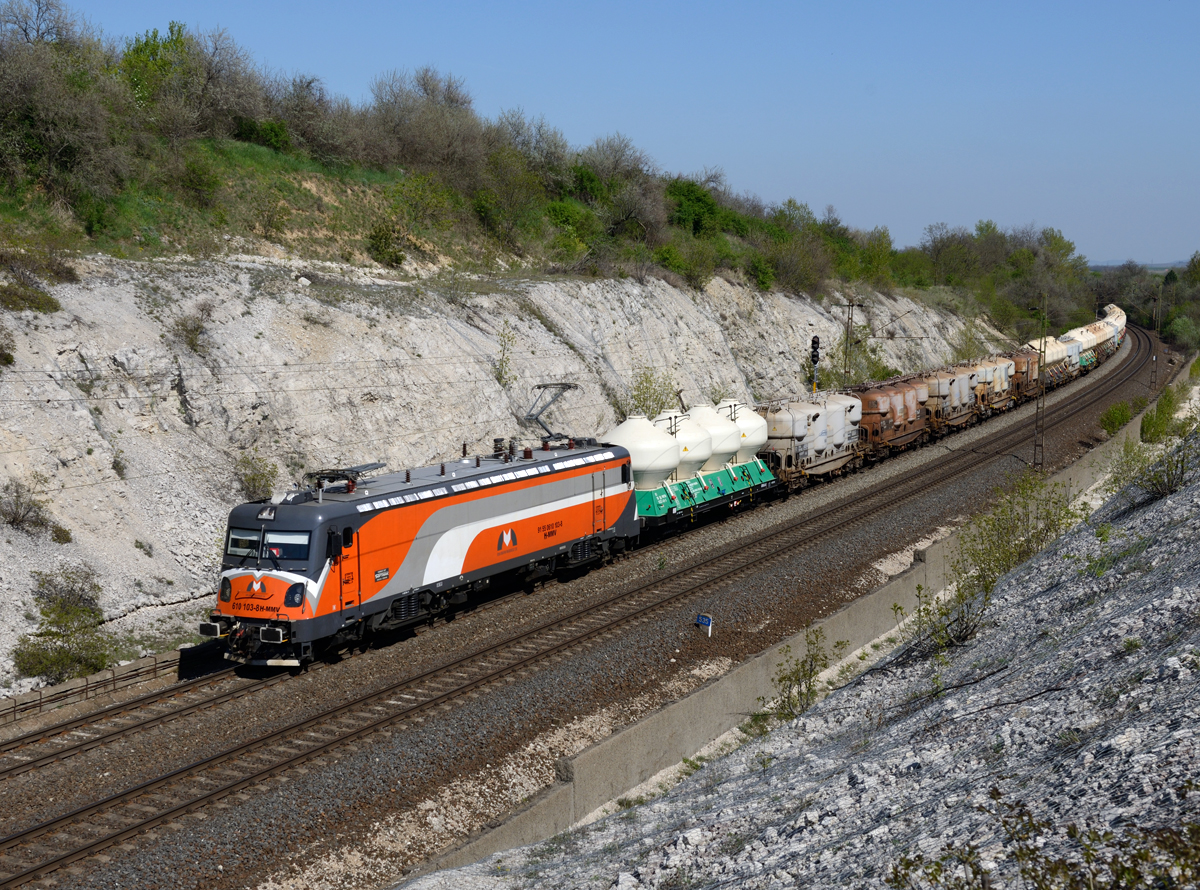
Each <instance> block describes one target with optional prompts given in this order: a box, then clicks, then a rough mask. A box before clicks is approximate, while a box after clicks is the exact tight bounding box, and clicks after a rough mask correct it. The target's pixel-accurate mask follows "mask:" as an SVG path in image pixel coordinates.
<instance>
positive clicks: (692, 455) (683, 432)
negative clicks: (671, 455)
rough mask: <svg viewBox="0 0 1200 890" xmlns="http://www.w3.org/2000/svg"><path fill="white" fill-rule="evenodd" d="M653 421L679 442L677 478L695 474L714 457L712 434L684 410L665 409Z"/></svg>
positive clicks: (764, 423)
mask: <svg viewBox="0 0 1200 890" xmlns="http://www.w3.org/2000/svg"><path fill="white" fill-rule="evenodd" d="M759 419H760V420H761V419H762V418H759ZM653 422H654V425H655V426H656V427H658V428H659V429H661V430H663V431H664V432H667V433H669V434H670V435H672V436H674V437H675V439H676V441H678V442H679V466H678V467H677V468H676V470H675V476H676V478H677V479H689V478H691V477H692V476H695V475H696V471H697V470H699V469H700V468H701V467H702V466H704V462H705V461H707V460H708V459H709V458H710V457H712V436H710V435H709V434H708V430H706V429H705V428H704V427H702V426H700V424H698V423H696V421H694V420H692V419H691V418H690V417H689V416H688V415H686V414H684V413H683V412H681V411H664V412H663V413H662V414H660V415H658V417H656V418H654V421H653ZM763 425H764V426H766V421H763Z"/></svg>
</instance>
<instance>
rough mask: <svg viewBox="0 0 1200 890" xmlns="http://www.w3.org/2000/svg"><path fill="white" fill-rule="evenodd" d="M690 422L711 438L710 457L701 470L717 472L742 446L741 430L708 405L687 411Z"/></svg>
mask: <svg viewBox="0 0 1200 890" xmlns="http://www.w3.org/2000/svg"><path fill="white" fill-rule="evenodd" d="M688 414H689V415H690V416H691V418H692V420H694V421H696V423H698V424H700V426H702V427H704V428H705V429H706V430H708V434H709V435H710V436H712V457H710V458H709V459H708V460H707V461H705V462H704V466H703V467H702V468H701V469H703V470H705V471H706V472H707V471H711V470H719V469H721V467H723V466H725V464H727V463H729V461H730V460H732V459H733V457H734V455H736V454H737V453H738V449H739V448H740V447H741V445H742V430H741V428H740V427H739V426H738V425H737V424H736V423H734V422H733V421H732V420H730V419H729V418H728V417H722V416H721V415H720V414H718V413H717V412H716V410H715V409H714V408H710V407H709V406H708V405H696V406H694V407H692V408H689V409H688Z"/></svg>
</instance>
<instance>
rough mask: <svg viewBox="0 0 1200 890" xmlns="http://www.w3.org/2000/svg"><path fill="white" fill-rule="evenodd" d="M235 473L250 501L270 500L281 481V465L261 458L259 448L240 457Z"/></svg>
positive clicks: (243, 492) (235, 462)
mask: <svg viewBox="0 0 1200 890" xmlns="http://www.w3.org/2000/svg"><path fill="white" fill-rule="evenodd" d="M233 472H234V476H235V477H236V479H237V482H238V485H239V486H240V487H241V489H242V494H244V495H245V496H246V499H247V500H250V501H261V500H263V499H265V498H269V497H270V496H271V495H272V494H273V493H274V491H275V485H276V483H277V482H278V480H279V465H278V464H276V463H275V462H273V461H269V460H267V459H266V458H265V457H263V456H261V455H260V454H259V453H258V447H257V446H255V447H254V448H251V449H250V450H249V451H243V452H242V453H241V454H239V455H238V458H237V460H235V461H234V463H233Z"/></svg>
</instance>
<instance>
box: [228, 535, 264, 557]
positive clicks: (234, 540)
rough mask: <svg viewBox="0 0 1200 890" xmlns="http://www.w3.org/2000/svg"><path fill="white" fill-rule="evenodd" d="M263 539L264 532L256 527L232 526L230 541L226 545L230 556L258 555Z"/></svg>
mask: <svg viewBox="0 0 1200 890" xmlns="http://www.w3.org/2000/svg"><path fill="white" fill-rule="evenodd" d="M261 540H262V532H260V531H259V530H258V529H256V528H231V529H230V530H229V541H228V543H227V544H226V545H225V553H226V554H227V555H228V556H249V557H251V558H253V557H255V556H258V545H259V542H260V541H261Z"/></svg>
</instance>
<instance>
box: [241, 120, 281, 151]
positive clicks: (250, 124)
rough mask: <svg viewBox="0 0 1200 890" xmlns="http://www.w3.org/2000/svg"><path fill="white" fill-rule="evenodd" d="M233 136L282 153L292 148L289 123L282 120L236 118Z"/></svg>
mask: <svg viewBox="0 0 1200 890" xmlns="http://www.w3.org/2000/svg"><path fill="white" fill-rule="evenodd" d="M233 138H234V139H237V140H239V141H241V142H253V143H255V144H257V145H262V146H264V147H266V148H269V149H271V150H272V151H277V152H279V153H281V154H286V153H288V152H290V151H291V150H292V137H291V136H290V135H289V134H288V128H287V123H285V122H284V121H280V120H265V121H261V122H260V121H256V120H254V119H253V118H248V117H238V118H235V119H234V125H233Z"/></svg>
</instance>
